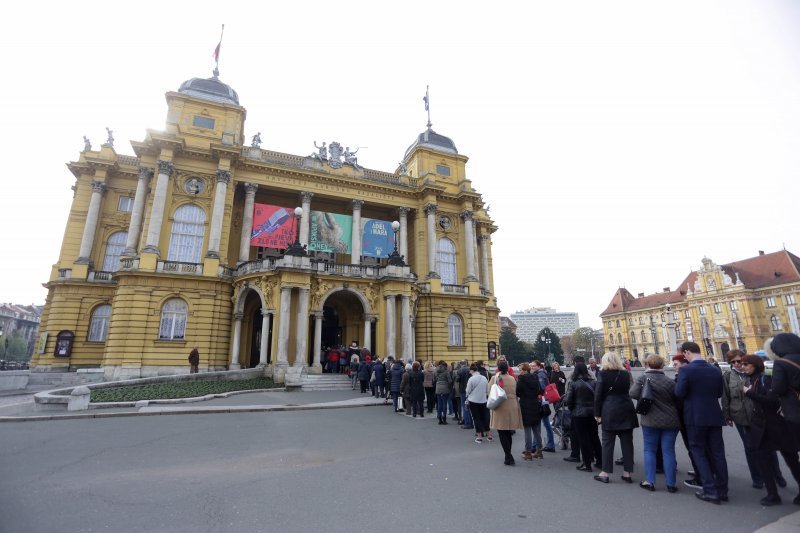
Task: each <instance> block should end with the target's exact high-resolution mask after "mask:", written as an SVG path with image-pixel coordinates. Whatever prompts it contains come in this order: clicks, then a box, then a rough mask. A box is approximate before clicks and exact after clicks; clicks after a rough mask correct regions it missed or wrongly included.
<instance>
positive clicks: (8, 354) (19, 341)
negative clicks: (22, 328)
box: [0, 331, 29, 361]
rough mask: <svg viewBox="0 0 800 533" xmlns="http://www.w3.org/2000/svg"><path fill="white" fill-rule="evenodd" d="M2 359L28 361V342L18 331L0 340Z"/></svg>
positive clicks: (0, 355)
mask: <svg viewBox="0 0 800 533" xmlns="http://www.w3.org/2000/svg"><path fill="white" fill-rule="evenodd" d="M0 357H2V358H3V359H5V360H7V361H27V360H28V359H29V356H28V341H26V340H25V337H23V336H22V335H21V334H20V333H19V332H18V331H15V332H14V333H12V334H11V336H10V337H5V336H4V337H2V338H0Z"/></svg>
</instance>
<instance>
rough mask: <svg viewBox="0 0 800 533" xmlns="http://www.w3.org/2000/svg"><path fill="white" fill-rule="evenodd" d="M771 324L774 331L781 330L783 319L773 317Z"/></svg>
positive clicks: (770, 319) (770, 320) (770, 318)
mask: <svg viewBox="0 0 800 533" xmlns="http://www.w3.org/2000/svg"><path fill="white" fill-rule="evenodd" d="M769 323H770V324H772V331H780V330H781V319H780V318H778V317H777V315H772V316H771V317H769Z"/></svg>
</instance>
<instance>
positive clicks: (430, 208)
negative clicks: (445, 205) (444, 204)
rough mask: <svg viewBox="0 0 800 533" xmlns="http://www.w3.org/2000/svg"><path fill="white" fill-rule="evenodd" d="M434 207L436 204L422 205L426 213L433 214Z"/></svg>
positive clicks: (434, 211)
mask: <svg viewBox="0 0 800 533" xmlns="http://www.w3.org/2000/svg"><path fill="white" fill-rule="evenodd" d="M436 207H437V206H436V204H426V205H425V207H423V208H422V209H423V211H425V214H426V215H435V214H436Z"/></svg>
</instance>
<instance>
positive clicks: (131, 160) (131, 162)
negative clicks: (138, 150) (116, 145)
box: [117, 155, 139, 167]
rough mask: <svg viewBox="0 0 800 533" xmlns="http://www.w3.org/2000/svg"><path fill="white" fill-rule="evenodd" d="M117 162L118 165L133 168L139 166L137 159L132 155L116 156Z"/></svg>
mask: <svg viewBox="0 0 800 533" xmlns="http://www.w3.org/2000/svg"><path fill="white" fill-rule="evenodd" d="M117 161H118V162H119V164H120V165H127V166H131V167H135V166H137V165H138V164H139V158H138V157H136V156H133V155H118V156H117Z"/></svg>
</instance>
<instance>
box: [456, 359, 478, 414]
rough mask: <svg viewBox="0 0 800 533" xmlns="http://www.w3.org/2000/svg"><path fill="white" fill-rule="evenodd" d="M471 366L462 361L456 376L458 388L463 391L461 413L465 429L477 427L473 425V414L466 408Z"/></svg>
mask: <svg viewBox="0 0 800 533" xmlns="http://www.w3.org/2000/svg"><path fill="white" fill-rule="evenodd" d="M469 366H470V365H469V363H468V362H467V360H466V359H463V360H462V361H461V366H460V367H459V368H458V372H456V374H457V375H458V386H459V388H460V389H461V413H462V415H461V416H462V421H461V424H462V426H461V427H462V428H463V429H473V428H474V427H475V426H474V425H473V423H472V413H471V412H470V410H469V409H468V408H467V407H466V402H467V393H466V391H467V382H468V381H469V378H470V377H471V374H470V371H469Z"/></svg>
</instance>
